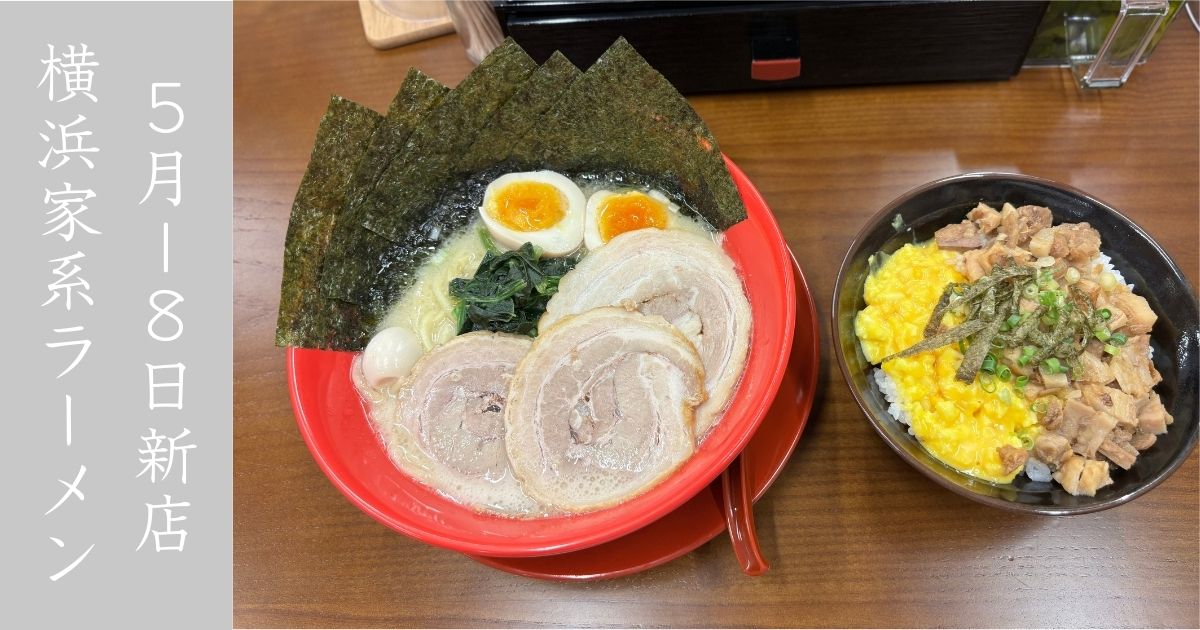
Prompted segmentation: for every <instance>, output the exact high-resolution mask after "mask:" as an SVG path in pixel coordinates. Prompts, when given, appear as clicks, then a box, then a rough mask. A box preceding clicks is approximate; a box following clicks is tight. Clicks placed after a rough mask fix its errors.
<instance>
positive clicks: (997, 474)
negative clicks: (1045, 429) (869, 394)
mask: <svg viewBox="0 0 1200 630" xmlns="http://www.w3.org/2000/svg"><path fill="white" fill-rule="evenodd" d="M954 258H955V254H954V253H953V252H948V251H943V250H941V249H939V248H938V246H937V245H936V244H934V243H933V242H930V243H928V244H924V245H905V246H904V247H902V248H901V249H900V250H898V251H897V252H896V253H894V254H892V256H891V257H890V258H888V259H887V261H886V262H884V263H883V265H882V266H881V267H880V268H879V269H878V270H877V271H876V272H874V273H872V274H871V276H870V277H868V278H867V282H866V287H865V289H864V291H863V297H864V299H865V300H866V303H867V306H866V308H864V309H863V310H862V311H861V312H859V314H858V317H857V319H856V320H855V332H856V333H857V334H858V338H859V341H860V343H861V344H862V349H863V354H865V355H866V357H867V360H869V361H870V362H872V363H878V362H879V360H880V359H882V358H884V357H886V356H888V355H891V354H894V353H896V352H899V351H901V350H903V349H905V348H907V347H909V346H911V345H913V344H915V343H917V342H918V341H920V340H921V339H923V338H924V331H925V324H926V322H928V320H929V313H930V312H931V311H932V310H933V308H934V306H935V305H936V304H937V301H938V298H939V297H941V294H942V290H943V289H944V288H945V286H946V285H947V284H948V283H950V282H963V281H964V280H965V278H964V277H963V276H962V274H960V273H959V272H958V271H957V270H956V269H955V267H954ZM961 362H962V353H961V352H959V349H958V346H957V344H952V345H949V346H944V347H941V348H938V349H936V350H931V351H929V352H923V353H921V354H918V355H915V356H911V357H906V358H902V359H894V360H892V361H888V362H887V363H886V364H884V365H883V371H884V372H885V373H886V374H887V375H888V376H890V377H891V378H892V381H893V382H894V383H895V384H896V387H897V389H898V390H899V392H900V396H901V401H902V402H901V406H902V407H903V408H904V409H905V411H907V412H908V415H909V419H910V420H911V423H912V425H911V427H912V433H913V434H914V435H916V437H917V439H918V440H920V442H921V444H923V445H924V446H925V448H926V450H928V451H929V452H930V453H931V454H933V455H934V456H935V457H937V458H938V459H940V460H942V461H943V462H945V463H946V464H948V465H950V466H952V467H954V468H956V469H958V470H960V471H962V472H964V473H966V474H968V475H972V476H975V477H979V478H981V479H986V480H988V481H993V482H997V483H1008V482H1010V481H1012V479H1013V477H1015V476H1016V475H1017V473H1019V472H1020V469H1018V470H1016V471H1013V472H1012V473H1009V474H1007V475H1006V474H1004V469H1003V466H1002V465H1001V463H1000V455H999V453H998V452H997V449H998V448H999V447H1000V446H1002V445H1005V444H1007V445H1009V446H1015V447H1020V448H1028V447H1029V445H1030V444H1031V443H1032V441H1033V438H1035V437H1036V436H1037V434H1038V432H1040V429H1041V427H1040V425H1039V424H1038V421H1037V414H1035V413H1034V412H1033V410H1031V409H1030V407H1029V404H1028V403H1027V402H1026V400H1025V397H1024V396H1023V395H1022V394H1021V393H1019V392H1016V391H1014V390H1013V389H1012V384H1011V382H1010V383H1004V382H1000V381H999V380H998V379H996V380H995V381H994V383H993V384H994V386H995V388H994V390H993V391H991V392H988V391H986V390H985V388H984V387H983V386H982V385H981V384H980V382H979V379H978V378H976V379H975V382H974V383H971V384H970V385H967V384H965V383H962V382H960V381H958V380H957V379H955V378H954V374H955V372H956V371H957V370H958V366H959V363H961ZM987 389H991V387H989V388H987Z"/></svg>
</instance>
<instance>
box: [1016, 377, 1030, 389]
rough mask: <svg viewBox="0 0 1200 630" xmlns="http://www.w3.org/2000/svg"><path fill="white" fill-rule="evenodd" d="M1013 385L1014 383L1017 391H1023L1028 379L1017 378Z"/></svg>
mask: <svg viewBox="0 0 1200 630" xmlns="http://www.w3.org/2000/svg"><path fill="white" fill-rule="evenodd" d="M1014 383H1016V386H1017V389H1025V386H1026V385H1028V384H1029V377H1028V376H1018V377H1017V380H1016V381H1014Z"/></svg>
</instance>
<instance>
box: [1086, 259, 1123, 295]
mask: <svg viewBox="0 0 1200 630" xmlns="http://www.w3.org/2000/svg"><path fill="white" fill-rule="evenodd" d="M1092 264H1093V265H1104V270H1105V271H1107V272H1109V273H1111V274H1112V275H1113V276H1114V277H1115V278H1116V279H1117V282H1120V283H1121V284H1123V285H1125V286H1127V287H1129V290H1130V291H1132V290H1133V285H1132V284H1129V283H1128V282H1125V276H1122V275H1121V272H1120V271H1119V270H1118V269H1117V268H1116V267H1114V266H1113V264H1112V258H1109V256H1108V254H1105V253H1104V252H1100V255H1099V256H1097V257H1095V258H1094V259H1092Z"/></svg>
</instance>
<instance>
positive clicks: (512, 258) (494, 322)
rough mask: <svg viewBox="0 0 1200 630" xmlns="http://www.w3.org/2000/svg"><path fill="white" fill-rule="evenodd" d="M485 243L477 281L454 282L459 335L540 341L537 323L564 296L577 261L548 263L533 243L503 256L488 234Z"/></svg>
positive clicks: (483, 234) (452, 293)
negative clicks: (562, 282)
mask: <svg viewBox="0 0 1200 630" xmlns="http://www.w3.org/2000/svg"><path fill="white" fill-rule="evenodd" d="M480 238H481V239H483V244H484V246H485V247H486V248H487V253H486V254H485V255H484V257H483V260H482V261H481V262H480V263H479V268H478V269H476V270H475V277H473V278H470V279H467V278H455V279H454V280H451V281H450V297H452V298H454V299H455V300H457V301H458V305H457V306H456V307H455V309H454V316H455V318H456V319H457V321H458V332H459V334H462V333H467V332H471V331H474V330H490V331H493V332H507V333H515V334H519V335H529V336H530V337H536V336H537V333H538V330H537V322H538V319H539V318H540V317H541V316H542V313H544V312H545V311H546V302H548V301H550V296H552V295H554V294H555V293H557V292H558V281H559V279H561V278H562V277H563V275H564V274H566V273H567V272H568V271H570V270H571V268H573V267H574V266H575V263H576V262H577V259H576V258H575V257H571V256H566V257H562V258H542V252H541V250H540V249H539V248H537V247H534V246H533V244H531V243H525V244H524V245H522V246H521V247H520V248H518V249H515V250H513V251H508V252H502V251H500V250H499V249H498V248H497V247H496V245H495V243H493V242H492V240H491V238H489V237H488V234H487V231H486V230H481V231H480Z"/></svg>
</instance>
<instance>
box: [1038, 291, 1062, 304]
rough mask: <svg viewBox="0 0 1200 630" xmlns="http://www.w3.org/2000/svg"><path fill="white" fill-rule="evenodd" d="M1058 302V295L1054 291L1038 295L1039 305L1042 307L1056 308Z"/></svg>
mask: <svg viewBox="0 0 1200 630" xmlns="http://www.w3.org/2000/svg"><path fill="white" fill-rule="evenodd" d="M1057 302H1058V295H1057V294H1056V293H1055V292H1054V291H1042V292H1041V293H1038V303H1039V304H1041V305H1042V306H1054V305H1055V304H1056V303H1057Z"/></svg>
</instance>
